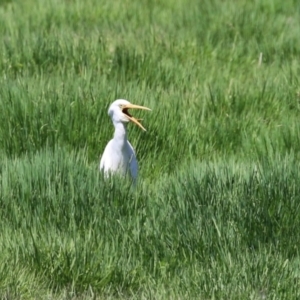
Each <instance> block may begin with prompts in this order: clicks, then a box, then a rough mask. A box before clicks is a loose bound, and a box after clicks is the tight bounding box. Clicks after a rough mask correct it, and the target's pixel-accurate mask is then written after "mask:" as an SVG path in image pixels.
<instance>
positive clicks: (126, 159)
mask: <svg viewBox="0 0 300 300" xmlns="http://www.w3.org/2000/svg"><path fill="white" fill-rule="evenodd" d="M129 109H144V110H151V109H150V108H148V107H144V106H140V105H135V104H131V103H130V102H129V101H127V100H124V99H118V100H115V101H114V102H113V103H112V104H111V105H110V107H109V109H108V115H109V116H110V117H111V120H112V122H113V124H114V127H115V133H114V137H113V139H111V140H110V141H109V142H108V144H107V145H106V147H105V150H104V153H103V155H102V157H101V161H100V170H101V171H103V172H104V174H105V176H108V175H110V174H115V173H117V174H121V175H124V176H125V175H127V174H129V175H130V176H131V178H132V179H133V181H135V180H136V178H137V175H138V162H137V159H136V156H135V152H134V149H133V147H132V146H131V144H130V142H129V141H128V140H127V128H126V127H127V124H128V123H129V122H130V121H131V122H132V123H134V124H136V125H138V126H139V127H140V128H141V129H143V130H144V131H146V129H145V128H144V127H143V125H142V124H141V123H140V121H141V119H136V118H134V117H133V116H132V115H131V114H130V113H129V112H128V110H129Z"/></svg>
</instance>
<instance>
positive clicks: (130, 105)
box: [122, 104, 151, 131]
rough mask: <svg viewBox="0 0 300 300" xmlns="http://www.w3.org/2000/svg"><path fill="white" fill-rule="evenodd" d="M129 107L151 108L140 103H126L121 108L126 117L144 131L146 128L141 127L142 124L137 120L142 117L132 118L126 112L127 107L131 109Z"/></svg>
mask: <svg viewBox="0 0 300 300" xmlns="http://www.w3.org/2000/svg"><path fill="white" fill-rule="evenodd" d="M131 108H134V109H143V110H151V109H150V108H148V107H145V106H140V105H135V104H127V105H125V106H124V107H123V109H122V112H123V113H124V114H125V115H126V117H127V118H128V119H129V120H130V121H131V122H132V123H134V124H136V125H138V126H139V127H140V128H142V129H143V130H145V131H146V129H145V128H144V127H143V125H142V124H141V123H140V122H139V121H141V120H142V119H136V118H134V117H133V116H132V115H131V114H130V113H129V112H128V109H131Z"/></svg>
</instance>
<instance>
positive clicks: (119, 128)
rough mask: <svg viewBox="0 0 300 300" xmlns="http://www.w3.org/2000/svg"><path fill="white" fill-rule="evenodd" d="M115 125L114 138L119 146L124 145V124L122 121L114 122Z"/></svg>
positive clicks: (125, 132) (125, 135) (125, 130)
mask: <svg viewBox="0 0 300 300" xmlns="http://www.w3.org/2000/svg"><path fill="white" fill-rule="evenodd" d="M114 125H115V133H114V140H115V141H116V142H117V143H119V144H120V146H121V147H122V146H124V145H125V144H126V142H127V129H126V124H124V123H122V122H116V123H114Z"/></svg>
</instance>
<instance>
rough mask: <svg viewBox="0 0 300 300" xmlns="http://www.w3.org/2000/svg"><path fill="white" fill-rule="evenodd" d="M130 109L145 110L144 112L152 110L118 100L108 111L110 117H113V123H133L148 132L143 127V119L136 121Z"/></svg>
mask: <svg viewBox="0 0 300 300" xmlns="http://www.w3.org/2000/svg"><path fill="white" fill-rule="evenodd" d="M129 109H144V110H151V109H150V108H148V107H145V106H140V105H135V104H131V103H130V102H129V101H127V100H124V99H118V100H115V101H114V102H113V103H112V104H111V105H110V107H109V109H108V115H109V116H110V117H111V119H112V121H113V123H115V122H116V123H118V122H122V123H128V122H132V123H134V124H136V125H138V126H139V127H140V128H142V129H143V130H145V131H146V129H145V128H144V127H143V125H142V124H141V123H140V121H141V120H142V119H136V118H134V117H133V116H132V115H131V114H130V113H129V111H128V110H129Z"/></svg>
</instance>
